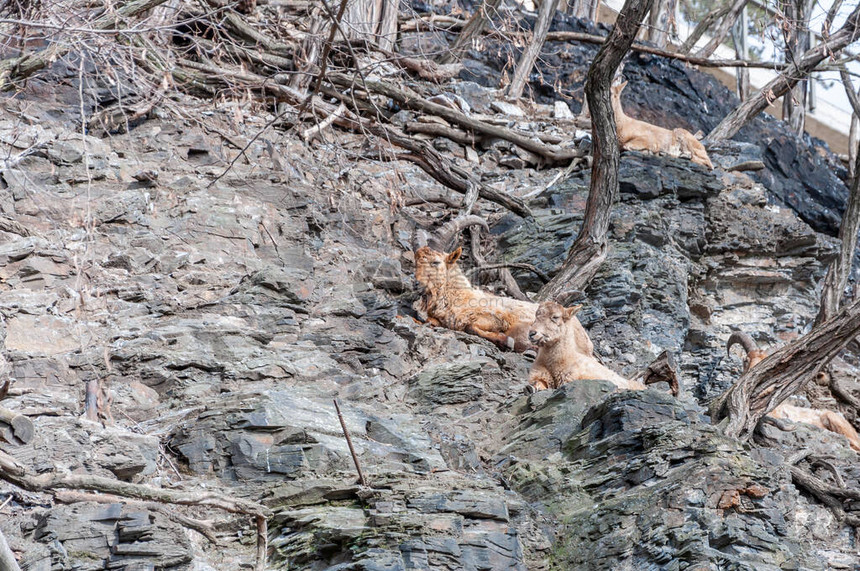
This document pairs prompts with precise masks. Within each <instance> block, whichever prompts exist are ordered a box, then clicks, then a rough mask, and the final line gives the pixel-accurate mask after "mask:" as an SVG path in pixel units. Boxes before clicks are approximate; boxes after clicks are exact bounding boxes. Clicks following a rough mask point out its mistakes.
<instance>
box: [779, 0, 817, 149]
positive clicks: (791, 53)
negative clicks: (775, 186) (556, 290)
mask: <svg viewBox="0 0 860 571" xmlns="http://www.w3.org/2000/svg"><path fill="white" fill-rule="evenodd" d="M811 10H812V5H811V3H810V2H809V0H786V1H785V14H786V17H787V18H788V23H787V26H785V27H784V28H783V38H784V39H785V60H786V61H787V62H789V63H791V62H794V61H795V60H796V59H797V58H798V57H799V56H800V54H802V53H804V52H806V51H807V50H809V42H810V38H809V29H808V28H809V14H810V11H811ZM806 96H807V80H806V79H801V80H800V81H798V82H797V85H795V86H794V87H793V88H792V89H791V91H789V92H788V93H786V94H785V95H784V96H783V97H782V120H783V121H785V122H786V123H788V124H789V125H790V126H791V130H792V131H793V132H795V133H796V134H797V135H802V134H803V130H804V127H805V124H806Z"/></svg>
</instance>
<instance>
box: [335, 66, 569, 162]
mask: <svg viewBox="0 0 860 571" xmlns="http://www.w3.org/2000/svg"><path fill="white" fill-rule="evenodd" d="M328 80H329V81H331V82H332V83H334V84H335V85H339V86H340V87H343V88H360V89H366V90H368V91H371V92H373V93H377V94H379V95H384V96H386V97H390V98H391V99H393V100H394V101H396V102H397V103H398V104H400V105H402V106H403V107H406V108H408V109H412V110H415V111H421V112H422V113H429V114H431V115H436V116H437V117H441V118H443V119H445V120H446V121H448V122H450V123H455V124H457V125H460V126H461V127H463V128H465V129H467V130H468V131H471V132H473V133H476V134H481V135H487V136H490V137H495V138H498V139H504V140H505V141H510V142H511V143H514V144H515V145H517V146H518V147H521V148H523V149H525V150H527V151H531V152H533V153H535V154H536V155H539V156H541V157H543V158H544V159H546V160H547V162H548V163H550V164H554V163H561V162H569V161H571V160H573V159H574V158H577V157H581V156H583V153H582V151H580V150H579V149H561V148H557V147H555V148H554V147H551V146H547V145H546V144H544V143H542V142H541V141H539V140H535V139H534V138H532V136H531V135H528V134H526V133H520V132H517V131H514V130H513V129H507V128H505V127H499V126H496V125H490V124H489V123H485V122H484V121H480V120H478V119H475V118H474V117H469V116H468V115H466V114H465V113H461V112H460V111H457V110H455V109H451V108H450V107H446V106H444V105H440V104H438V103H433V102H432V101H429V100H427V99H425V98H423V97H421V96H420V95H418V94H417V93H415V92H414V91H412V90H411V89H409V88H406V87H404V88H400V87H397V86H395V85H393V84H391V83H388V82H384V81H371V80H365V81H363V82H357V80H356V79H355V78H353V77H352V76H349V75H346V74H343V73H331V74H329V76H328Z"/></svg>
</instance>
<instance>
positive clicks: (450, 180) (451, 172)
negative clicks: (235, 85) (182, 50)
mask: <svg viewBox="0 0 860 571" xmlns="http://www.w3.org/2000/svg"><path fill="white" fill-rule="evenodd" d="M177 63H178V64H179V65H178V66H177V69H178V70H179V71H181V70H182V68H183V67H186V68H190V69H192V70H195V71H203V72H206V73H209V74H211V76H210V77H222V78H224V79H225V80H227V79H230V80H233V81H239V82H244V83H246V84H247V86H248V87H252V88H254V89H259V90H262V91H264V92H266V93H269V94H270V95H274V96H276V97H278V98H279V99H281V100H283V101H285V102H286V103H289V104H290V105H293V106H298V105H301V104H302V103H303V102H304V101H305V100H306V99H307V93H306V92H302V91H299V90H297V89H293V88H291V87H289V86H286V85H281V84H278V83H272V82H271V81H270V80H269V79H268V78H266V77H263V76H261V75H256V74H253V73H250V72H244V71H238V70H230V69H225V68H215V67H213V66H210V65H206V64H200V63H197V62H192V61H188V60H178V61H177ZM174 73H175V72H174ZM174 78H175V79H177V80H178V81H179V80H180V79H181V76H180V77H177V76H176V75H174ZM341 97H342V99H341V102H343V103H346V104H349V102H350V100H349V98H347V97H346V96H343V95H342V94H341ZM311 104H312V106H313V107H314V108H315V109H319V110H320V112H321V113H323V114H325V115H326V116H329V115H332V114H333V113H334V111H335V110H336V107H335V106H334V105H331V104H330V103H326V102H325V101H322V100H321V99H319V98H314V99H313V100H312V103H311ZM335 124H336V125H339V126H341V127H344V128H347V129H350V130H353V131H356V132H359V133H370V134H372V135H375V136H377V137H379V138H380V139H382V140H384V141H386V142H388V143H390V144H393V145H397V146H398V147H402V148H404V149H407V150H409V151H412V152H411V153H409V154H399V155H397V156H398V158H403V159H405V160H410V161H412V162H414V163H416V164H417V165H418V166H420V167H421V168H422V169H423V170H424V171H425V172H427V174H429V175H430V176H432V177H433V178H435V179H436V180H437V181H439V182H441V183H442V184H444V185H445V186H447V187H449V188H451V189H453V190H456V191H457V192H461V193H464V194H465V193H466V191H467V190H468V184H467V182H468V181H471V182H472V183H473V184H476V185H478V193H479V195H480V197H481V198H483V199H485V200H489V201H491V202H495V203H497V204H499V205H501V206H504V207H505V208H507V209H508V210H510V211H511V212H513V213H515V214H518V215H520V216H522V217H524V218H530V217H532V213H531V211H530V210H529V208H528V207H527V206H526V205H525V204H524V203H523V202H522V201H521V200H519V199H518V198H515V197H513V196H509V195H507V194H504V193H501V192H498V191H496V190H494V189H492V188H490V187H488V186H487V185H485V184H482V183H481V182H479V181H477V180H475V179H474V177H473V176H472V175H471V174H470V173H468V172H467V171H466V170H464V169H462V168H460V167H458V166H456V165H455V164H453V163H452V162H451V161H450V160H449V159H447V158H445V157H443V156H442V155H441V154H439V153H438V152H437V151H436V150H435V149H433V148H432V147H430V146H429V145H427V144H426V143H424V142H423V141H416V140H415V139H413V138H411V137H408V136H407V135H405V134H403V133H401V132H399V131H397V130H395V129H393V128H390V127H386V126H384V125H381V124H379V123H376V122H372V121H369V120H367V119H363V118H361V117H358V116H356V115H354V114H352V113H344V114H343V116H341V117H337V118H336V119H335ZM221 176H223V174H222V175H221ZM210 184H211V183H210Z"/></svg>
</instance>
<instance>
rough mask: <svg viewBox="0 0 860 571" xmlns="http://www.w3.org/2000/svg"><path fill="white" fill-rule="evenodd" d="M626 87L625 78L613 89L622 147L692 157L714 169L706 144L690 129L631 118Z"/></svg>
mask: <svg viewBox="0 0 860 571" xmlns="http://www.w3.org/2000/svg"><path fill="white" fill-rule="evenodd" d="M626 86H627V82H626V81H625V82H624V83H620V84H618V85H614V86H612V88H611V100H612V111H613V112H614V113H615V125H616V129H617V131H618V143H619V144H620V145H621V148H622V149H624V150H626V151H647V152H649V153H654V154H660V153H662V154H666V155H669V156H670V157H682V158H688V159H690V160H691V161H693V162H694V163H696V164H700V165H702V166H704V167H707V168H708V169H713V168H714V165H713V164H712V163H711V159H710V158H709V157H708V152H707V151H706V150H705V147H704V145H702V143H700V142H699V140H698V139H696V137H695V136H694V135H693V134H692V133H690V132H689V131H687V130H686V129H672V130H671V131H670V130H669V129H664V128H663V127H658V126H657V125H652V124H651V123H646V122H645V121H640V120H638V119H633V118H632V117H628V116H627V115H626V114H625V113H624V109H623V108H622V107H621V92H622V91H624V88H625V87H626Z"/></svg>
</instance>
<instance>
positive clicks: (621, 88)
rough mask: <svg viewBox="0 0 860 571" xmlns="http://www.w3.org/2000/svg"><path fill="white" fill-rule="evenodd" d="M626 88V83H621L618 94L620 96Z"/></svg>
mask: <svg viewBox="0 0 860 571" xmlns="http://www.w3.org/2000/svg"><path fill="white" fill-rule="evenodd" d="M625 87H627V82H626V81H622V82H621V83H619V84H618V93H619V94H620V93H621V92H622V91H624V88H625Z"/></svg>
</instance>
